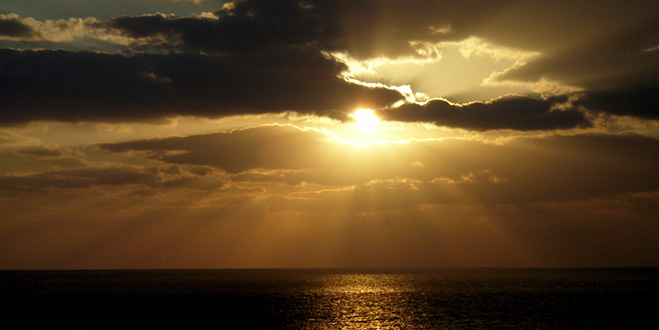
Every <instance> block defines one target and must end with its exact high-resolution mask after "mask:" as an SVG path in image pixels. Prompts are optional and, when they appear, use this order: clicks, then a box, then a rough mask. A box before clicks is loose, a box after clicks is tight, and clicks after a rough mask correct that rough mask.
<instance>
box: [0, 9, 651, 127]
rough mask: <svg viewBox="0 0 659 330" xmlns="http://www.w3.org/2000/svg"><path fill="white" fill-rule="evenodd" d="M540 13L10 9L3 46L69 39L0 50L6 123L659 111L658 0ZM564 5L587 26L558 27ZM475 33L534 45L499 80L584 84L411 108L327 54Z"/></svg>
mask: <svg viewBox="0 0 659 330" xmlns="http://www.w3.org/2000/svg"><path fill="white" fill-rule="evenodd" d="M568 5H569V6H568ZM545 7H546V6H544V5H539V4H535V5H532V4H527V3H526V2H516V1H493V2H488V4H487V5H482V4H481V5H478V6H476V5H475V4H471V3H459V4H456V3H453V2H445V1H407V2H398V1H357V2H354V1H321V0H317V1H301V2H300V1H292V0H291V1H276V2H272V1H263V0H245V1H234V2H230V3H226V4H224V5H223V6H222V8H220V9H219V10H217V11H216V12H215V13H205V14H203V15H198V16H189V17H177V16H171V15H164V14H149V15H141V16H123V17H117V18H112V19H108V20H98V19H95V18H71V19H68V20H60V21H36V20H34V19H32V18H23V17H21V16H19V15H17V14H3V15H2V16H0V40H2V39H4V44H5V45H7V46H9V47H12V46H13V45H16V46H18V45H21V46H22V47H25V45H26V44H27V45H29V44H30V43H34V44H39V45H51V48H60V47H64V49H67V48H66V47H68V46H67V45H69V46H71V47H72V48H70V50H48V49H39V50H16V49H10V48H7V49H3V50H1V51H0V63H2V64H1V65H2V68H1V70H2V77H1V78H0V89H1V91H2V94H3V95H4V96H5V97H4V98H3V108H4V111H2V113H1V114H0V122H1V123H2V125H5V126H7V125H16V124H24V123H28V122H31V121H39V120H46V121H64V122H80V121H98V122H122V121H127V122H135V121H158V120H160V119H163V118H165V117H175V116H199V117H207V118H217V117H221V116H227V115H235V114H258V113H278V112H283V111H295V112H299V113H312V114H317V115H322V116H329V117H332V118H339V119H342V120H345V119H346V114H347V113H350V112H352V111H353V110H354V109H355V108H357V107H371V108H376V109H383V110H384V109H389V110H386V111H385V112H384V113H386V117H387V118H389V119H393V120H403V121H420V122H421V121H422V122H432V123H435V124H436V125H439V126H449V127H459V128H465V129H473V130H480V131H482V130H492V129H513V130H552V129H570V128H578V127H588V126H592V122H590V120H589V118H590V117H591V116H589V115H588V113H589V112H592V113H603V114H613V115H619V116H633V117H639V118H643V119H651V120H656V119H657V108H658V107H657V106H656V105H657V95H658V93H657V90H659V85H657V82H658V81H657V76H658V74H657V72H658V71H657V68H658V67H657V65H658V63H659V62H658V61H659V52H657V51H653V49H656V46H657V45H659V34H658V33H657V31H659V30H658V29H657V28H656V27H657V26H656V24H657V23H656V22H657V21H659V18H658V17H657V13H656V10H649V8H650V7H652V3H651V2H647V3H645V2H640V1H639V2H634V3H633V4H628V5H625V6H624V8H619V7H620V6H619V5H616V3H614V2H611V3H609V4H607V6H603V5H601V6H600V5H598V10H597V11H595V10H594V9H595V8H593V7H592V6H591V5H589V4H579V5H577V6H573V5H572V4H570V3H569V2H567V1H566V2H560V1H559V2H557V3H555V4H552V6H551V8H545ZM568 7H569V10H567V9H568ZM516 10H518V11H523V12H524V13H525V14H524V15H523V17H524V19H521V20H519V19H511V20H508V21H506V20H504V18H505V17H507V15H510V13H512V12H514V11H516ZM564 10H566V11H564ZM568 13H569V14H568ZM565 15H569V16H570V17H572V16H579V15H582V16H585V17H589V18H590V19H591V21H592V22H590V23H587V22H586V21H583V20H577V19H574V20H569V21H566V18H565ZM534 19H535V21H534ZM551 19H555V20H554V21H552V20H551ZM610 21H613V22H614V23H611V24H606V26H607V28H606V29H605V30H603V31H601V32H602V34H600V35H596V34H595V32H596V31H595V30H593V26H595V25H596V24H592V23H593V22H599V23H602V24H604V23H605V22H606V23H609V22H610ZM548 26H550V27H554V29H551V28H549V27H548ZM520 31H524V33H520ZM549 31H551V33H550V32H549ZM574 31H578V33H574ZM471 36H477V37H479V38H481V39H482V40H484V41H486V42H490V43H493V44H496V45H501V46H505V47H511V49H512V48H514V49H520V50H524V51H535V52H539V53H540V54H541V55H540V56H539V57H538V58H535V59H532V60H530V61H529V62H528V63H520V64H518V65H516V66H514V67H511V68H509V69H508V70H506V71H505V72H501V73H498V74H497V75H496V76H495V77H493V78H492V79H491V80H492V81H499V82H503V83H525V82H539V81H545V80H550V81H554V82H556V83H559V84H564V85H566V86H572V87H576V88H580V89H582V92H581V93H580V94H571V95H560V96H557V95H554V96H551V97H550V98H548V97H547V96H543V97H540V96H532V95H528V96H523V95H521V96H512V95H511V96H508V97H506V98H502V99H493V100H490V101H486V102H483V101H478V102H475V103H467V104H461V105H459V106H455V105H453V104H450V103H448V102H445V101H444V100H441V99H437V100H433V101H430V102H427V103H416V104H415V103H410V100H409V99H407V102H408V103H407V104H404V105H402V106H400V102H402V101H403V100H404V99H405V96H404V95H403V94H402V93H401V92H399V91H398V90H397V89H396V87H395V86H392V87H387V86H384V85H368V86H367V85H366V84H360V83H359V82H356V81H350V80H346V79H344V78H343V77H342V73H343V72H345V71H346V70H347V68H346V66H345V65H344V64H343V63H341V62H340V61H339V60H338V59H336V58H334V57H333V56H331V55H329V54H332V53H335V52H336V53H340V52H344V53H348V54H350V55H351V56H354V57H355V58H361V59H367V58H373V57H377V56H385V57H389V58H392V59H395V58H397V57H400V56H412V57H418V58H423V57H424V56H427V54H425V55H424V54H423V53H419V49H418V48H415V47H414V46H413V44H414V43H415V42H416V43H419V42H422V43H426V44H427V45H432V44H433V43H436V44H438V45H439V44H441V42H447V41H460V40H464V39H466V38H469V37H471ZM86 40H87V41H88V40H98V41H100V42H102V43H103V44H104V45H105V46H103V47H101V49H104V50H109V49H114V51H113V52H112V51H110V52H107V51H103V52H94V51H77V50H75V49H78V50H79V49H80V48H79V47H80V46H75V47H74V46H72V45H76V44H80V43H81V42H82V43H83V44H84V43H85V42H87V41H86ZM539 41H541V42H539ZM12 42H13V43H12ZM44 43H45V44H44ZM92 45H93V43H92V44H88V46H85V47H87V48H89V47H93V46H92ZM584 45H585V46H584ZM653 47H654V48H653ZM46 48H49V47H46ZM90 50H93V49H90ZM438 51H439V52H441V49H439V50H438ZM421 92H422V91H421ZM438 96H439V97H441V96H442V95H438ZM568 97H572V99H577V101H576V102H575V103H573V105H574V108H570V109H567V110H565V109H564V110H563V111H552V110H553V108H552V106H553V104H552V102H553V101H552V100H556V99H557V98H558V99H560V98H568ZM612 99H615V101H614V102H610V101H611V100H612ZM448 101H450V100H448ZM397 102H398V104H396V103H397Z"/></svg>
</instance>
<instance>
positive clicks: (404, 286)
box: [304, 274, 417, 329]
mask: <svg viewBox="0 0 659 330" xmlns="http://www.w3.org/2000/svg"><path fill="white" fill-rule="evenodd" d="M322 283H323V285H322V286H320V287H319V288H318V292H317V294H318V295H319V297H321V299H316V300H315V301H314V302H313V304H314V307H313V308H314V309H316V310H317V311H321V310H322V311H323V312H322V314H323V315H324V317H320V318H316V319H312V320H308V323H309V324H307V325H306V326H305V327H304V328H309V329H411V328H414V324H415V323H417V322H414V319H415V315H414V312H413V309H412V308H410V306H409V303H410V299H411V293H413V292H415V291H416V290H415V288H414V287H411V286H410V285H409V281H406V280H405V279H404V278H402V276H400V275H395V274H387V275H383V274H334V275H328V276H326V277H324V278H323V279H322Z"/></svg>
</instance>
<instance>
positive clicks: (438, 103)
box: [382, 96, 590, 131]
mask: <svg viewBox="0 0 659 330" xmlns="http://www.w3.org/2000/svg"><path fill="white" fill-rule="evenodd" d="M558 101H562V102H565V99H563V100H557V99H556V98H552V99H549V100H540V99H534V98H529V97H521V96H509V97H502V98H499V99H495V100H491V101H489V102H473V103H468V104H464V105H459V104H451V103H449V102H447V101H445V100H440V99H437V100H431V101H429V102H427V103H425V104H421V105H418V104H405V105H403V106H401V107H399V108H396V109H393V110H387V111H383V112H382V116H383V117H384V118H386V119H389V120H398V121H411V122H433V123H435V124H437V125H442V126H449V127H458V128H466V129H472V130H476V131H485V130H492V129H513V130H521V131H527V130H548V129H569V128H575V127H584V126H590V122H589V121H588V120H587V119H586V117H585V116H584V114H583V113H581V112H579V111H577V110H575V109H569V110H558V109H553V108H552V107H553V106H554V105H556V104H557V103H558Z"/></svg>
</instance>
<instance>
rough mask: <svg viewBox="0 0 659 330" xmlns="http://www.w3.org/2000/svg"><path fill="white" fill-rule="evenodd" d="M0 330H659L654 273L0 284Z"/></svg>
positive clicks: (94, 274) (173, 277)
mask: <svg viewBox="0 0 659 330" xmlns="http://www.w3.org/2000/svg"><path fill="white" fill-rule="evenodd" d="M0 285H1V287H0V297H1V302H0V304H1V305H0V307H1V309H2V315H1V320H0V322H1V326H0V328H1V329H171V328H185V329H202V328H203V329H659V313H658V311H659V309H658V308H657V306H658V305H657V297H659V295H658V294H659V269H656V268H634V269H628V268H625V269H491V268H476V269H286V270H91V271H3V272H0Z"/></svg>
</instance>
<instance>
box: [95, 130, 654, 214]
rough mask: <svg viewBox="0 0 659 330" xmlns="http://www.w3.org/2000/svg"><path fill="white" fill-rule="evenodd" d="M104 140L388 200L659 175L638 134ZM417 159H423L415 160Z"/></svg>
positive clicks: (587, 190) (508, 197) (612, 185)
mask: <svg viewBox="0 0 659 330" xmlns="http://www.w3.org/2000/svg"><path fill="white" fill-rule="evenodd" d="M99 147H100V148H102V149H104V150H108V151H112V152H115V153H116V152H130V151H139V152H141V153H143V155H144V156H145V157H147V158H150V159H152V160H157V161H160V162H164V163H170V164H179V165H196V166H204V165H205V166H211V167H215V168H218V169H222V170H225V171H227V172H229V173H230V175H231V178H232V180H234V181H236V182H241V183H244V184H246V185H261V186H263V185H267V184H275V183H281V184H282V185H284V187H286V186H287V187H289V188H288V189H292V188H295V189H302V190H301V191H303V192H305V193H308V194H311V193H313V191H325V192H324V193H323V195H324V196H328V195H330V196H331V195H332V194H334V193H332V192H335V193H336V194H339V195H341V196H347V195H346V194H349V191H351V190H352V189H358V188H357V187H362V188H368V189H366V190H359V189H362V188H359V189H358V190H359V191H361V192H368V191H372V192H374V193H375V194H376V195H377V194H380V195H378V196H389V197H390V198H389V197H387V198H384V197H383V198H382V199H379V203H380V204H378V207H386V205H387V203H393V199H395V198H399V197H401V196H405V197H406V198H405V200H406V201H408V202H409V203H411V204H412V205H419V204H423V203H485V204H498V203H533V202H538V201H552V200H566V199H578V198H587V197H592V196H602V195H613V194H619V193H624V192H639V191H652V190H653V189H655V188H656V187H654V185H655V184H654V182H657V180H659V177H657V175H658V174H657V171H656V170H655V168H656V166H659V164H658V163H657V158H656V157H655V156H654V155H656V154H658V153H659V142H658V141H657V139H655V138H649V137H643V136H638V135H621V136H607V135H588V134H584V135H575V136H560V135H550V136H546V137H534V138H533V137H529V138H516V139H512V140H510V141H508V142H505V143H502V144H486V143H483V142H479V141H476V140H462V139H445V140H435V141H411V142H409V143H403V144H383V145H372V146H369V147H364V148H359V147H355V146H352V145H349V144H340V143H336V142H331V141H330V140H328V139H327V136H326V135H324V134H323V133H321V132H318V131H315V130H306V131H305V130H301V129H298V128H295V127H292V126H264V127H254V128H249V129H243V130H235V131H232V132H228V133H214V134H205V135H193V136H188V137H170V138H162V139H150V140H139V141H131V142H122V143H111V144H102V145H99ZM414 163H421V164H423V167H419V166H410V164H414ZM604 178H605V179H604ZM391 180H394V181H391ZM401 180H403V181H401ZM391 182H396V183H398V184H396V185H391V184H390V183H391ZM374 183H378V184H377V185H375V184H374ZM326 189H329V190H326ZM280 190H281V191H282V193H284V192H285V191H286V189H283V188H282V189H280ZM412 190H414V191H415V193H414V194H413V196H410V195H409V193H410V192H411V191H412ZM308 196H311V195H308ZM337 196H338V195H337ZM415 196H416V197H415ZM336 198H338V197H336ZM346 198H347V197H346ZM338 199H341V200H345V198H338ZM391 205H394V204H391ZM376 209H377V208H376Z"/></svg>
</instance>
